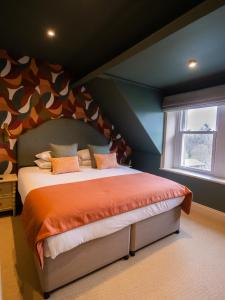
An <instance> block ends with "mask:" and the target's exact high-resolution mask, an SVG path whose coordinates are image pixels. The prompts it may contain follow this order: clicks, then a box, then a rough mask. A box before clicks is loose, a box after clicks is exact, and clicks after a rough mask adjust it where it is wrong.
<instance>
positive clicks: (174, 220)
mask: <svg viewBox="0 0 225 300" xmlns="http://www.w3.org/2000/svg"><path fill="white" fill-rule="evenodd" d="M31 141H32V142H31ZM34 141H35V143H34ZM74 142H77V143H78V144H79V146H80V149H82V148H84V147H86V145H87V144H98V145H106V144H107V143H108V141H107V140H106V139H105V137H104V136H103V135H102V134H101V133H99V132H98V131H96V130H95V129H94V128H92V127H91V126H89V125H88V124H85V123H84V122H81V121H77V120H71V119H56V120H50V121H47V122H46V123H44V124H42V125H40V126H39V127H37V128H35V129H32V130H30V131H28V132H26V133H25V134H23V135H22V136H21V137H20V138H19V139H18V143H17V161H18V167H25V166H32V165H34V162H33V161H34V156H35V154H36V153H39V152H41V151H45V150H48V144H49V143H58V144H70V143H74ZM180 211H181V209H180V206H179V207H176V208H174V209H172V210H170V211H168V212H165V213H162V214H159V215H156V216H154V217H151V218H148V219H146V220H144V221H141V222H138V223H136V224H132V225H131V226H128V227H126V228H124V229H122V230H120V231H118V232H116V233H113V234H110V235H108V236H105V237H102V238H98V239H95V240H92V241H90V242H87V243H85V244H82V245H80V246H78V247H75V248H74V249H72V250H70V251H67V252H65V253H62V254H60V255H59V256H57V257H56V258H55V259H51V258H44V269H43V270H42V269H41V268H40V266H39V263H38V262H37V259H36V257H34V260H35V265H36V269H37V272H38V276H39V280H40V283H41V288H42V291H43V294H44V298H45V299H46V298H48V297H49V295H50V292H52V291H54V290H55V289H58V288H60V287H62V286H64V285H66V284H68V283H70V282H72V281H74V280H76V279H78V278H81V277H83V276H85V275H87V274H89V273H91V272H93V271H95V270H97V269H99V268H102V267H103V266H106V265H108V264H110V263H112V262H114V261H116V260H118V259H121V258H123V257H124V258H126V259H127V258H128V257H129V256H128V255H129V252H130V254H131V255H134V254H135V252H136V251H137V250H139V249H140V248H142V247H144V246H146V245H148V244H150V243H152V242H154V241H157V240H159V239H161V238H163V237H165V236H167V235H169V234H171V233H174V232H179V224H180Z"/></svg>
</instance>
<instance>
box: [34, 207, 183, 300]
mask: <svg viewBox="0 0 225 300" xmlns="http://www.w3.org/2000/svg"><path fill="white" fill-rule="evenodd" d="M180 214H181V207H180V206H178V207H175V208H174V209H172V210H170V211H167V212H165V213H162V214H159V215H156V216H154V217H151V218H148V219H146V220H143V221H140V222H138V223H135V224H132V225H131V226H128V227H126V228H124V229H122V230H120V231H118V232H115V233H113V234H110V235H108V236H105V237H103V238H99V239H96V240H92V241H90V242H87V243H85V244H82V245H80V246H78V247H76V248H74V249H72V250H70V251H67V252H65V253H63V254H60V255H59V256H57V257H56V258H55V259H51V258H45V266H44V270H41V269H40V266H39V263H38V262H37V259H36V257H35V265H36V269H37V272H38V276H39V279H40V283H41V288H42V291H43V292H44V298H45V299H46V298H48V297H49V294H50V292H52V291H54V290H55V289H58V288H59V287H62V286H64V285H66V284H68V283H70V282H73V281H75V280H76V279H79V278H81V277H83V276H85V275H87V274H89V273H91V272H93V271H95V270H97V269H100V268H102V267H103V266H106V265H108V264H110V263H112V262H114V261H116V260H118V259H121V258H123V257H125V258H128V255H129V252H130V254H131V255H132V256H133V255H134V254H135V252H136V251H137V250H139V249H141V248H143V247H145V246H146V245H149V244H151V243H153V242H155V241H157V240H159V239H161V238H163V237H166V236H168V235H169V234H171V233H174V232H179V227H180Z"/></svg>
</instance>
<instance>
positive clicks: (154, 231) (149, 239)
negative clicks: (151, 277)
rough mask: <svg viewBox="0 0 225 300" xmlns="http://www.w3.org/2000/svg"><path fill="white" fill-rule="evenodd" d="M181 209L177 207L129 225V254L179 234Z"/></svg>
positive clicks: (132, 254)
mask: <svg viewBox="0 0 225 300" xmlns="http://www.w3.org/2000/svg"><path fill="white" fill-rule="evenodd" d="M180 215H181V207H180V206H177V207H175V208H173V209H171V210H169V211H167V212H164V213H162V214H159V215H156V216H153V217H151V218H148V219H146V220H143V221H140V222H137V223H135V224H132V225H131V238H130V254H131V256H134V255H135V252H136V251H137V250H139V249H141V248H143V247H145V246H147V245H149V244H152V243H153V242H155V241H157V240H160V239H161V238H163V237H166V236H168V235H169V234H171V233H179V228H180Z"/></svg>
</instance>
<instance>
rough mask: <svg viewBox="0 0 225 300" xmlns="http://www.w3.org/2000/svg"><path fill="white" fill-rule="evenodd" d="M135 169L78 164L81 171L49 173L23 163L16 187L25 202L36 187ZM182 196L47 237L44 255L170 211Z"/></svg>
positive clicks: (122, 173) (64, 249)
mask: <svg viewBox="0 0 225 300" xmlns="http://www.w3.org/2000/svg"><path fill="white" fill-rule="evenodd" d="M135 173H141V172H140V171H138V170H135V169H131V168H128V167H124V166H121V167H119V168H113V169H106V170H98V169H92V168H90V167H81V172H74V173H67V174H59V175H52V174H51V172H50V171H49V170H45V169H40V168H38V167H25V168H21V169H20V170H19V174H18V190H19V193H20V196H21V200H22V202H23V203H24V202H25V199H26V196H27V194H28V193H29V192H30V191H31V190H33V189H35V188H39V187H44V186H50V185H55V184H62V183H69V182H78V181H85V180H91V179H96V178H103V177H110V176H118V175H126V174H135ZM183 199H184V197H178V198H173V199H169V200H165V201H161V202H158V203H155V204H151V205H148V206H145V207H142V208H138V209H135V210H133V211H129V212H126V213H123V214H120V215H116V216H113V217H110V218H106V219H103V220H100V221H96V222H93V223H91V224H87V225H84V226H81V227H78V228H75V229H72V230H69V231H67V232H64V233H61V234H58V235H55V236H52V237H49V238H47V239H46V240H45V243H44V255H45V257H51V258H52V259H54V258H55V257H56V256H58V255H59V254H61V253H64V252H66V251H69V250H71V249H73V248H74V247H77V246H79V245H81V244H83V243H85V242H88V241H90V240H93V239H96V238H100V237H103V236H106V235H109V234H111V233H114V232H116V231H119V230H121V229H123V228H125V227H126V226H129V225H130V224H133V223H136V222H139V221H141V220H144V219H147V218H149V217H152V216H155V215H157V214H160V213H163V212H166V211H169V210H171V209H173V208H174V207H176V206H178V205H180V204H181V203H182V201H183Z"/></svg>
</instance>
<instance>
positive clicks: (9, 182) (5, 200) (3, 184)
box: [0, 174, 17, 216]
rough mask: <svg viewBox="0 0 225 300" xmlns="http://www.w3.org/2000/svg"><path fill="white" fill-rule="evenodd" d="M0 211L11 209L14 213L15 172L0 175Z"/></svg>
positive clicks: (14, 213)
mask: <svg viewBox="0 0 225 300" xmlns="http://www.w3.org/2000/svg"><path fill="white" fill-rule="evenodd" d="M0 178H3V179H0V212H2V211H7V210H12V211H13V216H15V215H16V182H17V175H16V174H2V175H0Z"/></svg>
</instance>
